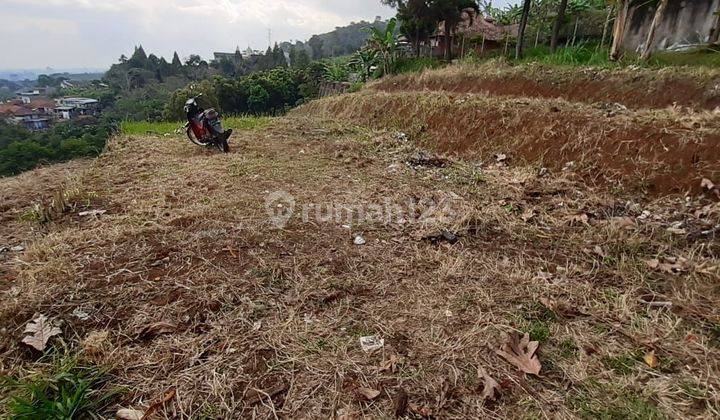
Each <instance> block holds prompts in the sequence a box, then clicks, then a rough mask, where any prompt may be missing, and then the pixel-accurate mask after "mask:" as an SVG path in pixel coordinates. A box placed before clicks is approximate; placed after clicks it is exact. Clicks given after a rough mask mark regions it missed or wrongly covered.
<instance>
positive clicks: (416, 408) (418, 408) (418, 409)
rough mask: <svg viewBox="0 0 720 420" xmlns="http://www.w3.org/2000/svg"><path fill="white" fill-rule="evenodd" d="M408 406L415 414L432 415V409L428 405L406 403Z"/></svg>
mask: <svg viewBox="0 0 720 420" xmlns="http://www.w3.org/2000/svg"><path fill="white" fill-rule="evenodd" d="M408 408H409V409H410V412H411V413H413V414H417V415H418V416H421V417H430V416H431V415H432V410H430V409H429V408H428V407H426V406H424V405H418V404H412V403H411V404H408Z"/></svg>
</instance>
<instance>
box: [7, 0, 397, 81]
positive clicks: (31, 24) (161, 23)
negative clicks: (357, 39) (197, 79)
mask: <svg viewBox="0 0 720 420" xmlns="http://www.w3.org/2000/svg"><path fill="white" fill-rule="evenodd" d="M3 3H9V4H4V5H3V6H2V7H3V10H4V11H3V17H2V24H0V36H2V37H3V38H4V39H22V40H23V42H22V43H20V44H18V43H12V44H16V45H15V46H14V47H13V46H11V47H9V48H10V51H9V53H5V56H6V57H7V59H6V60H3V63H2V66H0V67H8V68H30V67H45V66H53V67H81V66H88V67H90V66H92V67H94V66H107V65H109V64H111V63H112V62H114V61H115V60H116V59H117V57H119V56H120V55H121V54H123V53H124V54H128V53H131V52H132V48H133V46H134V45H137V44H142V45H143V46H144V47H145V49H146V51H148V53H149V52H154V53H156V54H158V55H164V56H166V57H169V56H170V55H171V54H172V53H173V51H176V50H177V51H178V52H179V53H180V55H181V56H187V55H189V54H191V53H198V54H201V55H202V56H205V57H208V56H209V55H210V54H211V53H212V51H218V50H230V49H234V48H235V46H238V45H239V46H240V47H241V48H245V47H247V46H252V47H254V48H265V47H266V46H267V30H268V29H270V30H272V32H273V37H272V38H273V41H285V40H291V39H293V40H294V39H307V38H309V37H310V36H311V35H313V34H316V33H322V32H327V31H330V30H332V29H333V28H335V27H336V26H342V25H345V24H348V23H350V22H351V21H358V20H361V19H365V20H372V19H374V17H375V16H376V15H382V16H383V17H389V16H391V15H393V11H392V10H391V9H389V8H387V7H385V6H382V5H381V4H380V0H354V1H351V0H294V1H293V0H274V1H273V0H3ZM10 10H11V11H12V12H7V11H10ZM23 51H26V52H25V53H23ZM27 51H32V53H29V52H27Z"/></svg>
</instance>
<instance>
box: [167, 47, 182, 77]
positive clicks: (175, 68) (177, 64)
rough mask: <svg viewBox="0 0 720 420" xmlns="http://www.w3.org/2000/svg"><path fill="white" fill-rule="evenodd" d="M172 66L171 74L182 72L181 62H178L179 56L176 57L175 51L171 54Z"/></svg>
mask: <svg viewBox="0 0 720 420" xmlns="http://www.w3.org/2000/svg"><path fill="white" fill-rule="evenodd" d="M170 65H171V66H172V74H180V72H181V71H182V66H183V65H182V61H180V56H179V55H178V53H177V51H175V53H174V54H173V58H172V62H171V63H170Z"/></svg>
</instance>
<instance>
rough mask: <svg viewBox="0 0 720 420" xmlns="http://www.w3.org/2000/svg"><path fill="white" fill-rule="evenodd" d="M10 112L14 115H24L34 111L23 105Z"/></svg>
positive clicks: (31, 113)
mask: <svg viewBox="0 0 720 420" xmlns="http://www.w3.org/2000/svg"><path fill="white" fill-rule="evenodd" d="M12 114H13V115H14V116H16V117H26V116H28V115H33V114H34V112H33V111H32V110H30V109H27V108H24V107H18V109H16V110H14V111H13V112H12Z"/></svg>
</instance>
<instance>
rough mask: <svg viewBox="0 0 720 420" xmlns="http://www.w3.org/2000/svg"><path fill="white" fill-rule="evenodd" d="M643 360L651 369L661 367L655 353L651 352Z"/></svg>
mask: <svg viewBox="0 0 720 420" xmlns="http://www.w3.org/2000/svg"><path fill="white" fill-rule="evenodd" d="M643 360H644V361H645V363H646V364H647V365H648V366H650V367H651V368H653V369H655V368H657V367H658V366H660V360H659V359H658V358H657V356H655V352H654V351H651V352H650V353H648V354H646V355H645V356H643Z"/></svg>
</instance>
